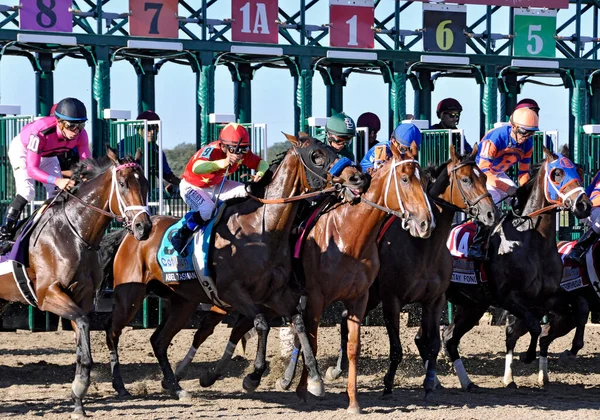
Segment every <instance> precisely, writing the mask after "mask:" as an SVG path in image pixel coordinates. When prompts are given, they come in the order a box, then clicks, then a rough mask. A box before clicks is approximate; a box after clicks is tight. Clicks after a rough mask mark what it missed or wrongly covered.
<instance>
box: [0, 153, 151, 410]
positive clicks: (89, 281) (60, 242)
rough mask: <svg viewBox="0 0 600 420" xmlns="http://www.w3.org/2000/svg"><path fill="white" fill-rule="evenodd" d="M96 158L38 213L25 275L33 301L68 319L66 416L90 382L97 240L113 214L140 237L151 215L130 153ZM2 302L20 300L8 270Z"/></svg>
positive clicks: (0, 289)
mask: <svg viewBox="0 0 600 420" xmlns="http://www.w3.org/2000/svg"><path fill="white" fill-rule="evenodd" d="M107 157H108V159H107V161H106V163H104V164H100V163H99V162H96V161H94V160H91V159H88V160H86V161H83V162H80V163H79V164H78V165H77V166H76V167H75V169H74V176H73V178H74V179H85V180H87V181H85V182H83V183H81V184H79V185H78V187H77V190H76V191H74V194H73V195H71V194H69V196H67V197H66V198H64V196H66V195H67V193H66V192H64V191H63V192H61V197H59V198H58V199H57V200H55V201H54V202H53V204H52V205H50V206H49V207H47V208H46V210H45V211H44V212H43V213H42V214H41V216H40V217H39V220H38V222H37V224H35V226H34V227H33V229H32V231H31V236H30V239H29V245H28V246H29V259H28V261H29V266H28V268H27V275H28V277H29V279H30V280H31V282H32V284H33V289H34V290H35V295H36V296H37V306H38V307H39V308H40V309H41V310H43V311H50V312H52V313H54V314H56V315H58V316H60V317H63V318H67V319H70V320H71V323H72V324H73V329H74V331H75V335H76V338H75V340H76V345H77V349H76V352H77V362H76V371H75V380H74V381H73V385H72V393H71V397H72V398H73V400H74V402H75V409H74V411H73V414H72V415H71V418H81V417H84V416H85V411H84V408H83V398H84V397H85V396H86V394H87V390H88V387H89V385H90V370H91V367H92V354H91V350H90V329H89V319H88V316H87V315H88V313H89V312H90V310H91V309H92V305H93V299H94V290H95V288H96V287H97V286H98V285H99V284H100V283H101V281H102V268H101V266H100V260H99V257H98V249H99V248H98V246H99V244H100V240H101V239H102V237H103V236H104V233H105V232H106V229H107V227H108V224H109V222H110V221H111V219H112V218H116V217H117V216H118V217H119V218H123V219H124V220H125V223H126V224H127V225H128V226H129V229H130V230H131V231H132V232H133V235H128V236H129V237H131V238H132V240H134V241H136V242H139V241H142V240H144V239H146V238H147V236H148V234H149V232H150V227H151V221H150V217H149V215H148V213H147V208H146V197H147V195H148V181H147V180H146V178H145V177H144V172H143V171H142V169H141V168H140V166H139V165H138V163H136V162H133V161H132V160H131V159H126V160H122V161H119V160H117V157H116V155H115V154H114V152H113V151H111V150H109V152H108V154H107ZM0 299H2V300H3V301H0V302H3V303H7V301H8V302H23V303H26V301H25V299H24V298H23V296H22V295H21V293H20V292H19V289H18V287H17V283H16V281H15V280H14V279H13V278H12V274H3V275H0ZM0 305H1V304H0Z"/></svg>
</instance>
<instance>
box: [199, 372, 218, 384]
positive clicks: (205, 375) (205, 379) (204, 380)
mask: <svg viewBox="0 0 600 420" xmlns="http://www.w3.org/2000/svg"><path fill="white" fill-rule="evenodd" d="M216 381H217V377H216V376H215V375H212V374H211V373H210V372H209V371H206V370H203V371H201V372H200V380H199V382H200V386H201V387H202V388H208V387H209V386H212V385H213V384H214V383H215V382H216Z"/></svg>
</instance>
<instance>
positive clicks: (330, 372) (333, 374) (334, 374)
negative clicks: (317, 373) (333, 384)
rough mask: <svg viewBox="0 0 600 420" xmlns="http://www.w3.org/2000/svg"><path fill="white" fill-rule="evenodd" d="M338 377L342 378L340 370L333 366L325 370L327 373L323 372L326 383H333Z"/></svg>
mask: <svg viewBox="0 0 600 420" xmlns="http://www.w3.org/2000/svg"><path fill="white" fill-rule="evenodd" d="M340 376H342V370H341V369H338V368H335V367H333V366H330V367H329V368H327V372H325V379H327V380H328V381H335V380H336V379H339V377H340Z"/></svg>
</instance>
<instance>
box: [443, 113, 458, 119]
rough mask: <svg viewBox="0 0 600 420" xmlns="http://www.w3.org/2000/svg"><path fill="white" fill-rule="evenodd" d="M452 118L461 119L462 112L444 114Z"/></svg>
mask: <svg viewBox="0 0 600 420" xmlns="http://www.w3.org/2000/svg"><path fill="white" fill-rule="evenodd" d="M444 114H446V115H447V116H449V117H450V118H460V112H444Z"/></svg>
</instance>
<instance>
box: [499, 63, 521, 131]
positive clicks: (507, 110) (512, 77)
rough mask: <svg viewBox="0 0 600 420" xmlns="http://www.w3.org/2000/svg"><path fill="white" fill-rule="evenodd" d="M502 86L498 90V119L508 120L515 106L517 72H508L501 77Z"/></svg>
mask: <svg viewBox="0 0 600 420" xmlns="http://www.w3.org/2000/svg"><path fill="white" fill-rule="evenodd" d="M503 83H504V88H502V89H501V91H500V119H499V120H498V121H504V122H508V121H509V119H510V116H511V115H512V113H513V111H514V110H515V107H516V106H517V94H518V92H519V89H518V85H517V74H516V73H508V74H507V75H506V76H504V77H503Z"/></svg>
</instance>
